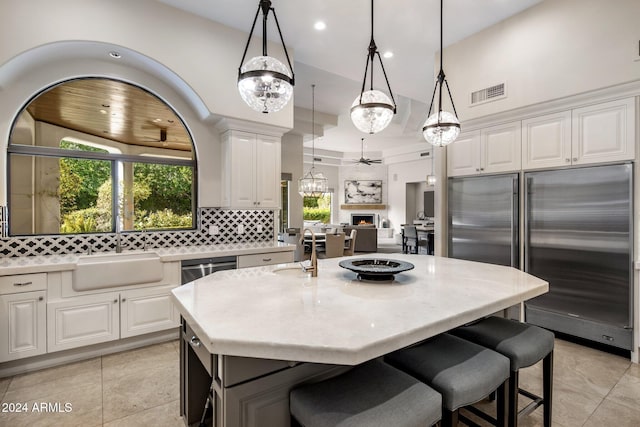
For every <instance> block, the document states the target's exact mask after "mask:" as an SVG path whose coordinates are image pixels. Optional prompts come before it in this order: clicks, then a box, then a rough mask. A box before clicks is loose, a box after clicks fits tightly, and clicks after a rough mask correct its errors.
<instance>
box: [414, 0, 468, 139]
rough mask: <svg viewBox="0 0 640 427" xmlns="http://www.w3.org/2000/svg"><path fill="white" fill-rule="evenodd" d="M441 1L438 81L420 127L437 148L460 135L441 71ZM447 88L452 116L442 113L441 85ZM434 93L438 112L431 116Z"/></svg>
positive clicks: (456, 114)
mask: <svg viewBox="0 0 640 427" xmlns="http://www.w3.org/2000/svg"><path fill="white" fill-rule="evenodd" d="M443 1H444V0H440V72H439V73H438V81H437V82H436V86H435V87H434V88H433V96H432V97H431V106H430V107H429V114H428V118H427V120H426V121H425V122H424V125H423V126H422V135H423V136H424V139H426V140H427V142H429V143H430V144H433V145H435V146H437V147H443V146H445V145H448V144H450V143H452V142H453V141H455V140H456V138H457V137H458V135H459V134H460V121H459V120H458V113H456V106H455V105H454V104H453V97H452V96H451V90H450V89H449V83H447V79H446V78H445V75H444V70H443V62H444V60H443V56H444V50H443V48H442V6H443ZM443 83H444V85H445V86H446V87H447V93H448V94H449V99H450V100H451V107H452V108H453V114H452V113H450V112H448V111H442V85H443ZM436 91H437V92H438V111H437V112H435V113H433V114H431V111H433V102H434V100H435V97H436Z"/></svg>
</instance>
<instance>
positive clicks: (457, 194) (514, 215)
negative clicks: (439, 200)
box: [447, 174, 520, 268]
mask: <svg viewBox="0 0 640 427" xmlns="http://www.w3.org/2000/svg"><path fill="white" fill-rule="evenodd" d="M448 184H449V185H448V192H449V193H448V199H447V200H448V202H447V203H448V206H447V207H448V209H447V210H448V217H449V218H448V220H449V251H448V252H449V257H450V258H458V259H466V260H470V261H479V262H486V263H490V264H500V265H508V266H512V267H516V268H517V267H519V261H520V251H519V235H520V233H519V227H518V223H519V214H518V212H519V209H518V206H519V198H518V174H507V175H492V176H478V177H469V178H449V182H448Z"/></svg>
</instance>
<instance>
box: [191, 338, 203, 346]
mask: <svg viewBox="0 0 640 427" xmlns="http://www.w3.org/2000/svg"><path fill="white" fill-rule="evenodd" d="M189 344H191V345H192V346H193V347H200V346H201V345H202V343H201V342H200V340H199V339H198V338H197V337H196V336H195V335H194V336H192V337H191V340H190V341H189Z"/></svg>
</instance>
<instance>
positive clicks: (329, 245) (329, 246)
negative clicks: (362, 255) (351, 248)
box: [324, 233, 344, 258]
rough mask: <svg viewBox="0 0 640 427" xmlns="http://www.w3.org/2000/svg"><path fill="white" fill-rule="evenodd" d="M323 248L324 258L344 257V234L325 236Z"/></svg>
mask: <svg viewBox="0 0 640 427" xmlns="http://www.w3.org/2000/svg"><path fill="white" fill-rule="evenodd" d="M324 246H325V247H324V258H336V257H341V256H344V233H338V234H327V235H326V236H325V242H324Z"/></svg>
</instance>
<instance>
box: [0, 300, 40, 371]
mask: <svg viewBox="0 0 640 427" xmlns="http://www.w3.org/2000/svg"><path fill="white" fill-rule="evenodd" d="M45 295H46V292H45V291H36V292H22V293H18V294H10V295H0V362H6V361H8V360H15V359H21V358H24V357H31V356H36V355H39V354H44V353H46V351H47V338H46V313H47V306H46V301H45Z"/></svg>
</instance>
